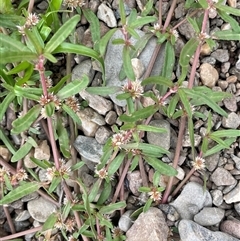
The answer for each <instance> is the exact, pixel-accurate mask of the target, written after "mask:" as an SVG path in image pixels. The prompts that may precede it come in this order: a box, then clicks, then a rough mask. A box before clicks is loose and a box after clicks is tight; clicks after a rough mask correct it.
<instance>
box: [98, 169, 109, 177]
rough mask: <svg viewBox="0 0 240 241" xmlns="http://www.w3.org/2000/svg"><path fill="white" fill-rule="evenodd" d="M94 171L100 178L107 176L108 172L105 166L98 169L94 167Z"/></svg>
mask: <svg viewBox="0 0 240 241" xmlns="http://www.w3.org/2000/svg"><path fill="white" fill-rule="evenodd" d="M95 173H96V174H97V175H98V177H99V178H101V179H106V178H107V177H108V172H107V170H106V168H102V169H100V170H97V168H96V169H95Z"/></svg>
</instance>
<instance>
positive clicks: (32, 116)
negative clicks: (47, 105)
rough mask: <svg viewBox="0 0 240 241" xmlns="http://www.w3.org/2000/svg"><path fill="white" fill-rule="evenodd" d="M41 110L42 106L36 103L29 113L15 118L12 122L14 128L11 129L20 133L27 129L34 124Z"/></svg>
mask: <svg viewBox="0 0 240 241" xmlns="http://www.w3.org/2000/svg"><path fill="white" fill-rule="evenodd" d="M40 111H41V106H40V105H35V106H34V107H32V108H31V109H30V110H29V111H28V112H27V114H25V115H24V116H22V117H19V118H18V119H16V120H14V121H13V122H12V127H13V129H12V130H11V132H12V133H14V134H19V133H21V132H23V131H25V130H27V129H28V128H29V127H30V126H31V125H32V123H33V122H34V121H35V120H36V119H37V117H38V116H39V113H40Z"/></svg>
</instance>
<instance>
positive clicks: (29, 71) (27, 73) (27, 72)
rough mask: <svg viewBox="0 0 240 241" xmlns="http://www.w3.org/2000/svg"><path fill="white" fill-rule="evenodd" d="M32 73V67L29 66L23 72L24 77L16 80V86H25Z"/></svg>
mask: <svg viewBox="0 0 240 241" xmlns="http://www.w3.org/2000/svg"><path fill="white" fill-rule="evenodd" d="M32 73H33V65H32V64H31V65H30V66H29V67H28V68H27V69H26V70H25V72H24V76H23V77H22V78H20V79H18V78H16V80H17V83H16V84H17V85H23V84H25V83H26V82H27V81H29V79H30V78H31V77H32Z"/></svg>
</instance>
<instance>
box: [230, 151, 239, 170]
mask: <svg viewBox="0 0 240 241" xmlns="http://www.w3.org/2000/svg"><path fill="white" fill-rule="evenodd" d="M231 158H232V160H233V161H234V162H235V167H236V169H238V170H240V158H239V157H238V156H235V155H233V154H231Z"/></svg>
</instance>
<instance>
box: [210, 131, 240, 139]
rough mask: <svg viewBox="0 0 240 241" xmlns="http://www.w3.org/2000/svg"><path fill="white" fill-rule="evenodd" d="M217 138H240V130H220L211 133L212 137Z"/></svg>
mask: <svg viewBox="0 0 240 241" xmlns="http://www.w3.org/2000/svg"><path fill="white" fill-rule="evenodd" d="M212 136H216V137H228V138H229V137H239V136H240V130H219V131H214V132H213V133H211V137H212Z"/></svg>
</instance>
